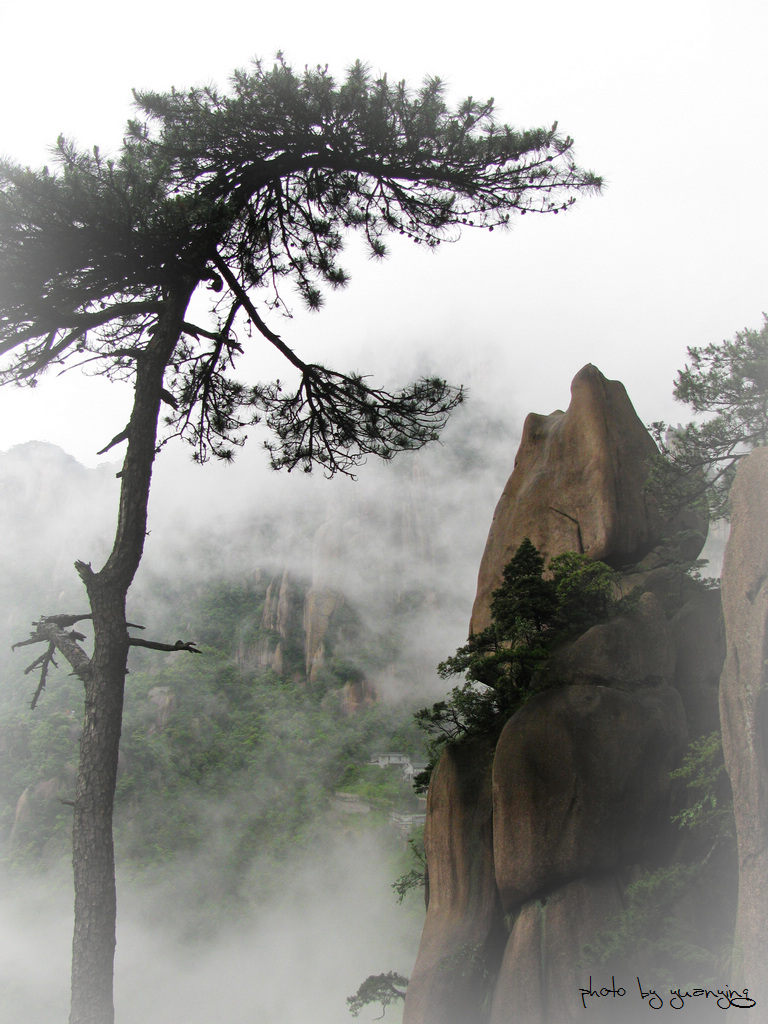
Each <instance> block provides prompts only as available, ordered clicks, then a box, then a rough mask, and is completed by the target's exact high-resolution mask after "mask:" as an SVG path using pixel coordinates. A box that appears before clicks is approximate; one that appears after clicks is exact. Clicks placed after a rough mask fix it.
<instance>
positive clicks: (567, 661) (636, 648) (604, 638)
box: [546, 593, 675, 690]
mask: <svg viewBox="0 0 768 1024" xmlns="http://www.w3.org/2000/svg"><path fill="white" fill-rule="evenodd" d="M546 674H547V677H548V678H550V679H552V680H553V681H556V682H559V683H569V684H573V683H582V684H591V683H595V684H599V685H601V686H611V687H616V688H617V689H627V690H631V689H634V688H636V687H641V686H661V685H668V684H670V683H672V681H673V679H674V675H675V645H674V641H673V637H672V634H671V632H670V629H669V625H668V624H667V620H666V617H665V616H664V613H663V611H662V609H661V606H660V604H659V602H658V601H657V600H656V598H655V597H654V595H653V594H649V593H647V594H643V595H642V596H641V597H640V599H639V601H638V605H637V608H636V609H634V611H633V612H632V613H631V614H629V615H618V616H616V618H614V619H610V620H609V621H608V622H601V623H599V624H598V625H596V626H592V628H591V629H588V630H587V631H586V633H583V634H582V635H581V636H580V637H578V638H577V639H576V640H574V641H572V642H571V643H569V644H566V645H565V647H563V648H562V649H561V650H559V651H558V652H557V653H556V654H554V656H553V657H552V659H551V661H550V662H549V664H548V666H547V673H546Z"/></svg>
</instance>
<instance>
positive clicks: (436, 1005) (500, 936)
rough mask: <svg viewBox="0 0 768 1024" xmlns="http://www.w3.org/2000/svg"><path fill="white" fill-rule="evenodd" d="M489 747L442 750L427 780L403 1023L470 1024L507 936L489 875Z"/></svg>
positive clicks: (473, 743) (477, 744)
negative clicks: (422, 889)
mask: <svg viewBox="0 0 768 1024" xmlns="http://www.w3.org/2000/svg"><path fill="white" fill-rule="evenodd" d="M492 759H493V746H492V744H490V743H488V742H487V741H485V740H478V739H475V740H470V741H465V742H462V743H457V744H452V745H450V746H448V747H446V748H445V750H444V752H443V754H442V756H441V758H440V761H439V763H438V765H437V767H436V768H435V770H434V772H433V774H432V781H431V785H430V787H429V796H428V800H427V824H426V826H425V829H424V847H425V850H426V854H427V863H428V864H429V888H428V905H427V916H426V920H425V922H424V930H423V932H422V936H421V943H420V945H419V952H418V956H417V959H416V964H415V966H414V969H413V972H412V975H411V981H410V984H409V985H408V994H407V996H406V1000H405V1009H404V1011H403V1024H473V1022H474V1021H475V1020H477V1018H478V1010H479V1005H480V1003H481V1002H482V999H483V998H484V996H485V986H486V984H487V978H486V975H487V974H488V973H490V974H491V975H492V974H494V973H495V969H496V967H497V965H498V958H499V956H500V953H501V950H502V949H503V941H504V934H505V933H504V930H503V922H502V915H501V909H500V906H499V899H498V894H497V892H496V885H495V882H494V868H493V823H492V802H491V763H492Z"/></svg>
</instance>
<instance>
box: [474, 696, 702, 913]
mask: <svg viewBox="0 0 768 1024" xmlns="http://www.w3.org/2000/svg"><path fill="white" fill-rule="evenodd" d="M685 738H686V725H685V713H684V711H683V705H682V701H681V700H680V696H679V695H678V694H677V693H676V691H675V690H673V689H672V688H671V687H669V686H658V687H650V688H646V689H641V690H638V691H636V692H633V693H628V692H625V691H623V690H618V689H614V688H610V687H607V686H598V685H589V686H582V685H578V684H576V685H573V686H566V687H560V688H557V689H553V690H548V691H545V692H544V693H541V694H539V695H538V696H536V697H533V698H532V699H531V700H530V701H529V702H528V703H527V704H526V705H524V706H523V707H522V708H521V709H520V710H519V711H518V712H517V713H516V714H515V715H513V717H512V718H511V719H510V720H509V722H507V724H506V726H505V727H504V730H503V732H502V734H501V737H500V739H499V742H498V745H497V747H496V756H495V758H494V765H493V822H494V828H493V847H494V862H495V865H496V883H497V886H498V889H499V894H500V898H501V902H502V906H503V907H504V910H505V911H506V912H510V911H514V910H515V909H516V908H517V907H518V906H519V905H520V904H521V903H524V902H526V901H528V900H531V899H533V898H534V897H536V896H537V895H539V894H541V893H542V892H544V893H546V892H550V891H552V890H553V889H555V888H557V887H558V886H561V885H564V884H565V883H567V882H569V881H572V880H574V879H576V878H579V877H581V876H582V875H586V874H593V873H600V872H611V871H613V870H616V869H618V868H621V867H623V866H625V865H628V864H633V863H636V862H637V861H640V860H642V859H643V857H644V856H649V855H650V856H654V855H657V854H658V852H659V849H660V848H662V847H663V846H664V844H665V843H666V842H667V840H668V836H669V799H670V792H671V790H670V786H671V783H670V779H669V773H670V771H671V770H672V769H673V768H675V767H676V766H677V764H678V763H679V758H680V754H681V751H682V748H683V745H684V743H685Z"/></svg>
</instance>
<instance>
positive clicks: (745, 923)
mask: <svg viewBox="0 0 768 1024" xmlns="http://www.w3.org/2000/svg"><path fill="white" fill-rule="evenodd" d="M722 592H723V614H724V618H725V629H726V636H727V655H726V661H725V668H724V670H723V674H722V678H721V682H720V715H721V721H722V730H723V751H724V754H725V765H726V768H727V770H728V774H729V776H730V778H731V786H732V788H733V805H734V816H735V818H736V835H737V838H738V856H739V903H738V911H737V921H736V941H737V945H738V946H740V947H741V950H742V952H743V980H744V982H745V983H747V984H749V986H750V987H751V988H752V989H753V990H757V991H758V992H760V995H758V996H757V998H758V1008H756V1009H755V1010H754V1011H752V1010H751V1011H749V1015H748V1018H749V1020H750V1021H753V1020H754V1021H764V1020H766V1019H768V1017H767V1016H766V1006H765V997H766V994H767V993H768V969H766V957H765V953H766V933H767V931H768V448H761V449H758V450H757V451H754V452H752V454H751V455H749V456H748V457H747V458H746V459H745V460H744V461H743V462H742V463H741V465H740V466H739V469H738V472H737V474H736V480H735V482H734V485H733V488H732V490H731V535H730V538H729V540H728V545H727V547H726V549H725V559H724V561H723V574H722ZM761 996H762V999H761ZM745 1016H747V1015H745Z"/></svg>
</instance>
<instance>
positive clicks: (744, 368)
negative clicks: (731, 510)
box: [649, 317, 768, 520]
mask: <svg viewBox="0 0 768 1024" xmlns="http://www.w3.org/2000/svg"><path fill="white" fill-rule="evenodd" d="M688 357H689V359H690V363H689V364H686V366H685V369H683V370H680V371H679V373H678V375H677V380H676V381H675V387H674V396H675V398H676V399H677V400H678V401H680V402H684V403H685V404H686V405H688V406H690V408H691V409H692V410H693V412H694V413H696V414H705V415H707V414H709V419H705V420H703V421H701V420H698V421H697V420H693V421H692V422H690V423H688V424H686V425H685V426H683V427H677V428H671V429H670V428H669V427H667V424H666V423H662V422H657V423H653V424H651V430H652V432H653V435H654V438H655V440H656V443H657V445H658V446H659V450H660V452H661V456H660V457H659V458H658V459H656V460H655V461H654V463H653V466H652V470H651V475H650V478H649V488H650V489H651V491H652V492H653V493H654V494H655V496H656V498H657V500H658V502H659V504H660V506H661V508H662V511H663V512H665V513H668V514H670V515H674V514H675V513H676V512H679V511H680V510H681V509H684V508H692V509H695V510H696V511H699V512H702V513H704V514H705V515H706V516H708V517H709V518H710V519H711V520H717V519H727V518H728V495H729V492H730V489H731V484H732V483H733V480H734V477H735V475H736V467H737V466H738V463H739V460H740V459H742V458H743V457H744V456H745V455H748V454H749V452H750V451H752V449H753V448H757V447H760V446H763V445H766V444H768V317H764V323H763V326H762V328H761V329H760V330H759V331H755V330H748V329H745V330H743V331H739V332H738V333H737V334H736V336H735V338H734V339H733V341H723V342H722V343H720V344H711V345H707V346H706V348H689V349H688Z"/></svg>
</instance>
